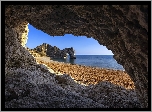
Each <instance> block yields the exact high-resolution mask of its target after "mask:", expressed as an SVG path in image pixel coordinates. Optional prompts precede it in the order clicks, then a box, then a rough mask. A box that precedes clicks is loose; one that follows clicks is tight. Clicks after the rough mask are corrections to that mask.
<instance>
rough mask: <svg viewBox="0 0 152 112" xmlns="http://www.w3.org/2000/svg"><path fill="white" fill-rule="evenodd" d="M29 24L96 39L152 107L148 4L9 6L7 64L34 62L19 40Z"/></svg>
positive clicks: (55, 33)
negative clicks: (149, 85) (150, 101)
mask: <svg viewBox="0 0 152 112" xmlns="http://www.w3.org/2000/svg"><path fill="white" fill-rule="evenodd" d="M27 23H30V24H31V25H33V26H34V27H35V28H37V29H39V30H42V31H43V32H45V33H47V34H49V35H51V36H61V35H64V34H67V33H68V34H73V35H75V36H87V37H88V38H90V37H93V38H94V39H96V40H97V41H98V42H99V44H102V45H104V46H106V47H107V48H108V49H109V50H111V51H112V52H113V54H114V58H115V59H116V60H117V62H118V63H119V64H121V65H122V66H123V67H124V68H125V70H126V72H127V73H128V74H129V75H130V76H131V78H132V80H133V81H134V82H135V86H136V92H137V94H138V97H139V99H140V101H141V103H142V107H148V6H147V5H129V6H128V5H121V6H119V5H108V6H107V5H98V6H93V5H91V6H87V5H85V6H84V5H80V6H78V5H75V6H74V5H59V6H58V5H52V6H51V5H45V6H44V5H42V6H41V5H24V6H20V5H15V6H13V5H8V6H6V7H5V57H6V58H5V61H6V62H8V63H10V62H13V61H12V60H14V59H17V58H16V57H18V58H20V59H21V60H22V62H24V64H25V65H26V63H34V58H33V57H32V56H31V55H29V54H28V52H27V51H26V49H24V47H23V45H24V44H25V43H26V41H25V42H23V41H21V40H22V39H21V38H20V40H19V39H17V35H20V34H19V32H21V34H22V33H23V32H22V30H18V28H19V27H21V26H23V27H22V28H21V29H24V31H25V32H26V31H27V29H26V27H25V26H26V24H27ZM9 32H10V33H9ZM18 37H19V36H18ZM25 37H26V36H25ZM25 37H24V38H25ZM42 38H43V37H42ZM23 40H24V39H23ZM25 40H26V38H25ZM9 43H12V44H13V45H12V44H9ZM9 45H10V46H9ZM11 49H14V52H13V50H11ZM16 49H17V51H15V50H16ZM25 53H26V55H25ZM23 55H24V56H23ZM22 56H23V57H24V58H21V57H22ZM10 60H11V61H10ZM25 60H28V61H25ZM5 65H6V67H7V66H9V64H7V63H6V64H5Z"/></svg>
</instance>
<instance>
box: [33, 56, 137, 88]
mask: <svg viewBox="0 0 152 112" xmlns="http://www.w3.org/2000/svg"><path fill="white" fill-rule="evenodd" d="M35 59H36V61H37V62H38V63H39V64H44V65H46V66H47V67H49V68H50V69H51V70H52V72H54V73H55V74H58V75H61V74H67V75H70V76H71V77H72V79H74V80H75V81H76V82H77V83H80V84H84V85H90V84H93V85H95V84H98V83H99V82H102V81H108V82H111V83H113V84H115V85H119V86H122V87H124V88H125V89H134V88H135V86H134V82H133V81H132V80H131V78H130V76H129V75H128V74H127V73H126V72H125V71H122V70H113V69H103V68H98V67H90V66H84V65H78V64H70V63H64V62H57V61H53V60H50V57H35Z"/></svg>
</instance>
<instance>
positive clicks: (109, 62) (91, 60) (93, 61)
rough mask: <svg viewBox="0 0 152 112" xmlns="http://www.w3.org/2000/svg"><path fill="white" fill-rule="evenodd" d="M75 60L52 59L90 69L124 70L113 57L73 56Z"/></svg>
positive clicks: (68, 58)
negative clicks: (89, 67)
mask: <svg viewBox="0 0 152 112" xmlns="http://www.w3.org/2000/svg"><path fill="white" fill-rule="evenodd" d="M75 56H76V59H70V57H69V56H68V57H67V58H66V59H52V60H54V61H58V62H65V63H71V64H79V65H85V66H91V67H99V68H106V69H114V70H123V71H124V70H125V69H124V68H123V66H122V65H120V64H118V63H117V61H116V60H115V59H114V58H113V55H75Z"/></svg>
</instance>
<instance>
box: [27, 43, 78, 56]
mask: <svg viewBox="0 0 152 112" xmlns="http://www.w3.org/2000/svg"><path fill="white" fill-rule="evenodd" d="M29 51H30V53H32V54H33V55H34V56H35V57H39V56H49V57H51V58H67V53H68V54H69V55H70V58H71V59H76V57H75V55H74V49H73V47H71V48H65V49H63V50H60V49H59V48H58V47H56V46H51V45H49V44H46V43H43V44H42V45H39V46H37V47H36V48H34V49H29ZM37 53H38V54H37Z"/></svg>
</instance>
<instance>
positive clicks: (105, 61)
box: [26, 24, 125, 71]
mask: <svg viewBox="0 0 152 112" xmlns="http://www.w3.org/2000/svg"><path fill="white" fill-rule="evenodd" d="M28 28H29V32H28V39H27V43H26V47H28V48H30V49H34V50H38V47H39V49H45V48H40V46H43V45H44V44H49V45H50V46H52V48H51V50H54V49H53V47H54V48H56V49H57V51H56V52H58V51H63V50H65V49H71V48H72V50H70V52H72V53H71V54H72V55H73V56H75V57H76V59H71V56H70V53H69V52H67V51H66V52H65V53H63V55H62V56H61V55H60V54H61V53H62V52H59V53H60V54H57V55H60V57H59V56H56V57H55V55H54V54H49V53H48V54H49V57H51V56H52V55H54V57H53V56H52V57H51V59H52V60H54V61H59V62H65V63H71V64H80V65H86V66H93V67H100V68H108V69H116V70H123V71H124V70H125V69H124V68H123V66H122V65H120V64H118V63H117V61H116V60H115V59H114V58H113V53H112V51H111V50H108V49H107V48H106V47H105V46H103V45H100V44H99V43H98V42H97V40H95V39H94V38H87V37H86V36H74V35H72V34H65V35H64V36H50V35H48V34H46V33H44V32H43V31H40V30H37V29H36V28H35V27H33V26H32V25H30V24H28ZM43 47H44V46H43ZM46 49H47V48H46ZM49 49H50V48H49ZM41 51H43V50H41ZM45 52H46V51H45ZM48 52H52V51H48ZM46 53H47V52H46ZM41 54H42V53H41ZM43 55H47V54H45V53H43V54H42V56H43Z"/></svg>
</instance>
